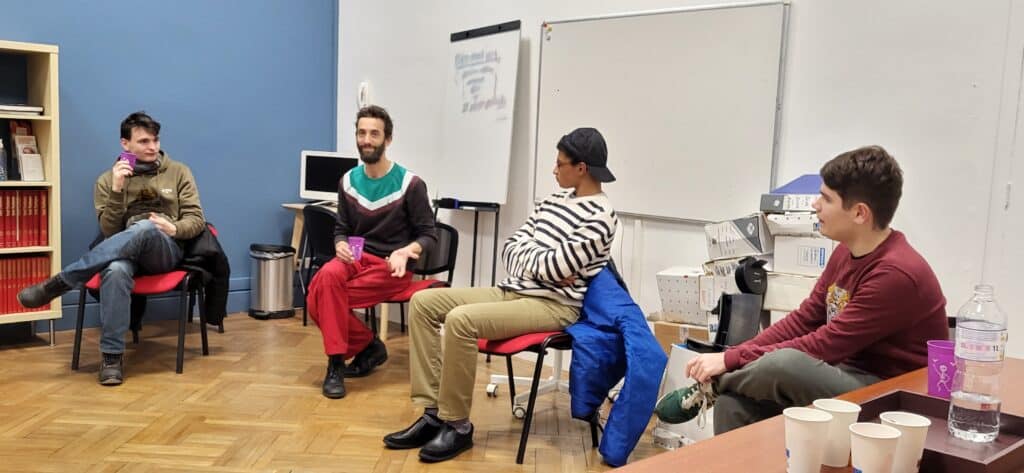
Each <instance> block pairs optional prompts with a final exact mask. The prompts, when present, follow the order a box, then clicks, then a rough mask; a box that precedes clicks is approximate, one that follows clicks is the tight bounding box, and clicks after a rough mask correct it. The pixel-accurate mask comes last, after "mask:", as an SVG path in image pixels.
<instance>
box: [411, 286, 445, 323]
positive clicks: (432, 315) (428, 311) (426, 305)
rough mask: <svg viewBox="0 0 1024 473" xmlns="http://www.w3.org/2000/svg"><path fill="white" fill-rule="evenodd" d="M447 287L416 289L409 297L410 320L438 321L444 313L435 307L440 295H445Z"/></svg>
mask: <svg viewBox="0 0 1024 473" xmlns="http://www.w3.org/2000/svg"><path fill="white" fill-rule="evenodd" d="M445 290H447V288H433V289H424V290H422V291H416V293H414V294H413V295H412V298H411V299H409V320H410V321H412V320H431V321H436V320H438V319H439V318H440V317H439V316H440V315H442V314H438V313H437V312H438V311H437V310H436V309H435V307H436V306H437V304H436V302H435V301H436V300H437V298H438V297H443V296H444V291H445Z"/></svg>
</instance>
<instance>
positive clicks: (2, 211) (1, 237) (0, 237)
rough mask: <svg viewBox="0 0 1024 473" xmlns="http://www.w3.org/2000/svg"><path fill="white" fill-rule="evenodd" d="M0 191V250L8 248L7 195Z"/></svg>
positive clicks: (5, 192)
mask: <svg viewBox="0 0 1024 473" xmlns="http://www.w3.org/2000/svg"><path fill="white" fill-rule="evenodd" d="M8 192H10V191H0V248H8V247H10V245H9V244H8V243H7V193H8Z"/></svg>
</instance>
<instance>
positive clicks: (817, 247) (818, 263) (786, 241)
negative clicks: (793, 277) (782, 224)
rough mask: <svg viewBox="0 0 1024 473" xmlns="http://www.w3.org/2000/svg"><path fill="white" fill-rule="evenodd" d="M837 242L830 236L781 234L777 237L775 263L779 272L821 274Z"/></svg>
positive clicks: (805, 274) (774, 269)
mask: <svg viewBox="0 0 1024 473" xmlns="http://www.w3.org/2000/svg"><path fill="white" fill-rule="evenodd" d="M835 247H836V242H834V241H832V240H829V239H828V238H815V237H794V236H780V237H778V238H776V239H775V264H774V266H773V267H772V270H773V271H776V272H779V273H790V274H802V275H804V276H820V275H821V272H822V271H824V270H825V265H826V264H827V263H828V259H829V258H831V257H832V251H833V250H834V249H835Z"/></svg>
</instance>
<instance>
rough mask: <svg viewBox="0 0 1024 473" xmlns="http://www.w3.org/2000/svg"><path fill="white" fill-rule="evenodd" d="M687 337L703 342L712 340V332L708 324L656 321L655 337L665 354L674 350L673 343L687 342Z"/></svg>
mask: <svg viewBox="0 0 1024 473" xmlns="http://www.w3.org/2000/svg"><path fill="white" fill-rule="evenodd" d="M687 337H689V338H693V339H695V340H700V341H702V342H707V341H709V340H710V333H709V332H708V327H707V326H702V325H688V324H680V323H675V322H654V338H656V339H658V344H659V345H661V348H662V350H665V354H669V353H671V351H672V345H674V344H676V343H685V342H686V339H687Z"/></svg>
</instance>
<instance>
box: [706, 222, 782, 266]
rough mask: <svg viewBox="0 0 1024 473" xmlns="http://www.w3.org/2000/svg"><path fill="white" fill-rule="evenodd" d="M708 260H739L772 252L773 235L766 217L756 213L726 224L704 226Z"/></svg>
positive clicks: (718, 223)
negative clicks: (742, 257)
mask: <svg viewBox="0 0 1024 473" xmlns="http://www.w3.org/2000/svg"><path fill="white" fill-rule="evenodd" d="M704 234H705V236H706V237H707V243H708V259H711V260H717V259H723V258H737V257H741V256H756V255H764V254H769V253H771V252H772V235H771V233H768V226H767V224H766V223H765V220H764V215H762V214H760V213H755V214H751V215H748V216H746V217H741V218H737V219H732V220H726V221H724V222H716V223H709V224H707V225H704Z"/></svg>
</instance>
